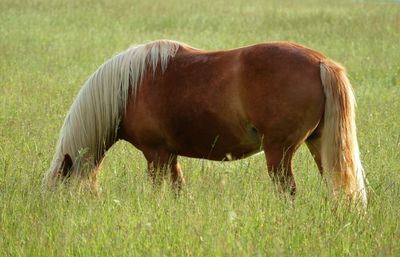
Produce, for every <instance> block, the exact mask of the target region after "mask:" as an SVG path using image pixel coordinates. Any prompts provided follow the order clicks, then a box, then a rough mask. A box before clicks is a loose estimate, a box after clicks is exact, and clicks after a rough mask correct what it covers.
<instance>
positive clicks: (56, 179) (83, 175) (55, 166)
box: [45, 153, 99, 192]
mask: <svg viewBox="0 0 400 257" xmlns="http://www.w3.org/2000/svg"><path fill="white" fill-rule="evenodd" d="M92 160H93V159H92V158H82V156H78V157H77V158H73V157H71V155H69V154H67V153H66V154H63V155H61V156H60V157H59V158H57V159H55V160H53V163H52V165H51V168H50V170H49V171H48V172H47V175H46V178H45V184H46V185H45V186H47V187H48V188H49V189H55V188H56V187H57V186H58V185H60V184H66V183H68V184H70V183H71V182H72V183H77V185H78V186H80V187H81V186H87V187H89V188H90V191H92V192H97V191H98V182H97V175H98V168H99V167H96V166H95V165H94V164H93V162H92Z"/></svg>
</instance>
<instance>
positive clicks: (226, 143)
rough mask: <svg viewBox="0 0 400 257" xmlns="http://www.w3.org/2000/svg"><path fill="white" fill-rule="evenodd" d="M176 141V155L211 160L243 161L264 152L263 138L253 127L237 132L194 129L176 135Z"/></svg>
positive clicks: (231, 128) (232, 128)
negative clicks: (242, 159)
mask: <svg viewBox="0 0 400 257" xmlns="http://www.w3.org/2000/svg"><path fill="white" fill-rule="evenodd" d="M174 141H175V142H177V144H176V148H175V153H176V154H178V155H182V156H187V157H194V158H202V159H209V160H235V159H241V158H244V157H247V156H250V155H252V154H255V153H257V152H259V151H261V150H262V147H261V137H260V135H259V134H258V132H257V130H256V129H255V128H254V127H253V126H251V125H249V126H247V127H245V128H241V129H237V130H235V128H234V127H229V128H228V127H226V129H221V130H215V129H212V128H210V127H208V128H204V129H201V128H200V129H199V128H197V129H192V130H189V131H188V132H187V133H181V134H180V135H176V138H175V140H174Z"/></svg>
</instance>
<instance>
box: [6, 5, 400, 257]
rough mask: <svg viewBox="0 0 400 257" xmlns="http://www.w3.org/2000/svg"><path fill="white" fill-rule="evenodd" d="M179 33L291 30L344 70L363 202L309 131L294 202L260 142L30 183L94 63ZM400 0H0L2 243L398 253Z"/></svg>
mask: <svg viewBox="0 0 400 257" xmlns="http://www.w3.org/2000/svg"><path fill="white" fill-rule="evenodd" d="M162 38H167V39H175V40H178V41H183V42H185V43H188V44H190V45H193V46H195V47H197V48H202V49H209V50H215V49H226V48H233V47H239V46H243V45H247V44H254V43H258V42H268V41H294V42H298V43H301V44H304V45H306V46H308V47H311V48H313V49H316V50H318V51H321V52H322V53H324V54H326V55H327V56H329V57H330V58H332V59H334V60H336V61H338V62H340V63H342V64H343V65H344V66H345V67H346V68H347V70H348V73H349V77H350V79H351V81H352V84H353V87H354V91H355V95H356V98H357V102H358V108H357V126H358V139H359V143H360V147H361V160H362V162H363V165H364V168H365V170H366V175H367V178H368V181H369V184H368V187H367V192H368V197H369V205H368V208H367V211H366V213H358V212H355V211H352V210H349V209H348V208H346V207H345V206H339V207H337V206H336V205H335V204H334V203H332V202H331V201H330V200H329V198H328V193H327V190H326V187H325V184H324V182H323V180H322V179H321V177H320V176H319V173H318V170H317V167H316V166H315V164H314V162H313V160H312V157H311V155H310V154H309V152H308V150H307V149H306V147H302V148H301V149H300V151H299V152H298V154H297V156H296V159H295V163H294V167H295V177H296V181H297V185H298V192H297V197H296V200H295V202H294V203H292V202H291V201H289V200H287V199H286V198H285V197H284V196H282V195H280V194H277V193H276V191H275V189H274V185H273V184H272V183H271V181H270V179H269V177H268V174H267V172H266V165H265V160H264V156H263V155H257V156H253V157H250V158H247V159H244V160H240V161H234V162H224V163H222V162H211V161H205V160H198V159H189V158H180V162H181V164H182V167H183V170H184V172H185V176H186V180H187V186H186V187H185V189H184V191H183V192H182V194H181V195H180V196H179V197H175V195H174V194H173V193H172V192H171V190H170V188H169V185H168V183H165V184H164V185H163V186H162V187H161V188H159V189H154V188H153V186H152V184H151V182H150V180H149V179H148V177H147V174H146V162H145V159H144V157H143V156H142V154H141V153H140V152H139V151H138V150H136V149H135V148H134V147H132V146H131V145H129V144H128V143H125V142H118V143H117V144H116V145H115V146H114V147H113V148H112V149H111V150H110V151H109V152H108V153H107V156H106V158H105V163H104V165H103V167H102V170H101V175H100V180H101V186H102V192H101V193H100V194H99V195H93V194H90V193H87V192H80V191H76V190H73V189H68V188H65V189H60V190H58V191H56V192H53V193H51V194H42V190H41V186H42V185H41V184H42V178H43V174H44V172H45V171H46V170H47V169H48V167H49V164H50V161H51V158H52V156H53V151H54V148H55V145H56V141H57V138H58V133H59V129H60V127H61V125H62V122H63V120H64V117H65V115H66V113H67V111H68V109H69V107H70V105H71V104H72V102H73V100H74V97H75V96H76V94H77V93H78V91H79V89H80V87H81V86H82V85H83V83H84V82H85V80H86V79H87V78H88V77H89V76H90V74H92V73H93V72H94V71H95V70H96V69H97V67H98V66H99V65H101V64H102V63H103V62H104V61H105V60H107V59H108V58H110V57H111V56H113V55H114V54H116V53H118V52H120V51H122V50H125V49H126V48H127V47H129V46H131V45H135V44H139V43H143V42H148V41H150V40H155V39H162ZM399 99H400V3H399V1H362V0H358V1H317V0H315V1H313V0H306V1H294V0H289V1H278V0H276V1H275V0H274V1H272V0H269V1H263V0H255V1H242V0H232V1H229V2H227V1H223V0H197V1H184V0H168V1H141V0H134V1H128V0H115V1H111V0H102V1H97V0H85V1H83V0H70V1H62V0H29V1H28V0H18V1H14V0H0V103H1V105H0V106H1V108H0V256H400V244H399V242H400V114H399V113H400V100H399Z"/></svg>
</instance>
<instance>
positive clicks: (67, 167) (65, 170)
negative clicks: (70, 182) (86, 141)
mask: <svg viewBox="0 0 400 257" xmlns="http://www.w3.org/2000/svg"><path fill="white" fill-rule="evenodd" d="M72 164H73V163H72V158H71V156H70V155H69V154H65V155H64V160H63V161H62V163H61V169H60V173H61V176H62V177H64V178H66V177H69V176H70V175H71V168H72Z"/></svg>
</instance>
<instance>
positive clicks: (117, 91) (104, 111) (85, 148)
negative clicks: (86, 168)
mask: <svg viewBox="0 0 400 257" xmlns="http://www.w3.org/2000/svg"><path fill="white" fill-rule="evenodd" d="M180 45H181V43H178V42H175V41H170V40H159V41H154V42H150V43H147V44H141V45H138V46H134V47H131V48H129V49H127V50H126V51H124V52H122V53H119V54H118V55H116V56H114V57H112V58H111V59H110V60H108V61H107V62H105V63H104V64H103V65H101V66H100V67H99V68H98V69H97V71H96V72H95V73H93V74H92V76H91V77H90V78H89V79H88V80H87V81H86V83H85V84H84V86H83V87H82V89H81V90H80V92H79V94H78V96H77V97H76V99H75V101H74V103H73V104H72V106H71V108H70V110H69V112H68V114H67V116H66V118H65V121H64V124H63V126H62V128H61V131H60V137H59V140H58V143H57V147H56V152H55V154H54V157H53V160H52V163H51V166H50V169H49V170H48V172H47V173H46V176H45V180H46V181H47V182H48V183H51V180H53V179H55V177H56V176H57V174H58V172H59V170H60V168H61V165H62V162H63V160H64V157H65V155H66V154H68V155H69V156H70V157H71V159H72V160H73V163H74V168H75V169H78V170H79V168H80V167H79V166H80V165H81V164H82V163H81V162H82V159H83V160H85V163H89V164H93V165H95V164H96V162H98V161H99V160H101V158H102V157H103V155H104V152H105V151H106V150H107V148H108V147H110V146H111V145H112V143H114V141H115V140H116V136H117V130H118V126H119V122H120V120H121V118H122V116H123V115H124V112H125V109H126V104H127V101H128V96H129V95H128V94H129V91H130V89H131V93H132V94H133V95H136V93H137V92H138V90H139V87H140V84H141V80H142V78H143V76H144V73H145V71H146V68H147V67H148V65H149V66H150V68H152V69H153V71H155V70H156V68H157V65H158V64H159V63H160V66H161V69H162V71H163V72H164V71H165V69H166V68H167V65H168V61H169V59H170V58H173V57H174V56H175V54H176V52H177V51H178V49H179V46H180Z"/></svg>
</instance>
